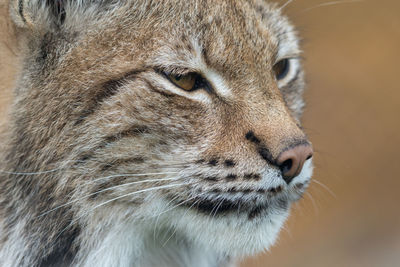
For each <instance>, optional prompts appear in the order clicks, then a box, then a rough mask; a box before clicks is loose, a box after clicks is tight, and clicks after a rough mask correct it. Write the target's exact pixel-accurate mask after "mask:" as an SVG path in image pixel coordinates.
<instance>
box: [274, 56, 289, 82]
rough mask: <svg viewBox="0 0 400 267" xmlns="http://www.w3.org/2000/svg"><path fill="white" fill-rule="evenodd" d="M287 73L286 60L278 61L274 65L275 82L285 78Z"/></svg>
mask: <svg viewBox="0 0 400 267" xmlns="http://www.w3.org/2000/svg"><path fill="white" fill-rule="evenodd" d="M288 71H289V60H288V59H283V60H281V61H279V62H278V63H277V64H276V65H275V75H276V79H277V80H282V79H283V78H285V76H286V74H287V73H288Z"/></svg>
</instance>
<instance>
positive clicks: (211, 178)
mask: <svg viewBox="0 0 400 267" xmlns="http://www.w3.org/2000/svg"><path fill="white" fill-rule="evenodd" d="M204 179H205V180H207V181H211V182H216V181H217V180H218V179H217V177H214V176H207V177H205V178H204Z"/></svg>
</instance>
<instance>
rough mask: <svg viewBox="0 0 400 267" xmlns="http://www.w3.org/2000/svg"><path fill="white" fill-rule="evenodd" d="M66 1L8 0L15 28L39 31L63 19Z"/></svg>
mask: <svg viewBox="0 0 400 267" xmlns="http://www.w3.org/2000/svg"><path fill="white" fill-rule="evenodd" d="M65 2H66V0H10V15H11V18H12V20H13V21H14V23H15V24H16V26H17V27H20V28H29V29H39V28H43V27H49V26H54V25H57V24H60V23H62V22H63V20H64V18H65V10H64V5H65Z"/></svg>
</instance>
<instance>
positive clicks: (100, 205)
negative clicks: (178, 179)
mask: <svg viewBox="0 0 400 267" xmlns="http://www.w3.org/2000/svg"><path fill="white" fill-rule="evenodd" d="M185 184H187V183H180V184H170V185H163V186H157V187H151V188H146V189H143V190H139V191H135V192H131V193H128V194H125V195H122V196H118V197H115V198H113V199H110V200H107V201H105V202H102V203H100V204H98V205H96V206H94V207H93V208H91V209H90V210H88V211H86V212H84V213H83V214H82V215H80V216H79V217H78V218H76V219H74V220H72V221H71V222H70V224H69V225H68V226H67V227H65V228H64V229H63V230H62V231H61V232H60V233H59V234H58V235H57V237H56V239H58V238H59V237H60V236H61V234H62V233H63V232H64V231H65V230H67V229H68V228H69V227H71V226H72V225H73V224H74V223H76V222H77V221H79V220H80V219H82V218H83V217H84V216H85V215H87V214H89V213H90V212H93V211H94V210H95V209H97V208H100V207H103V206H104V205H107V204H109V203H111V202H113V201H115V200H118V199H121V198H125V197H129V196H133V195H136V194H140V193H145V192H149V191H153V190H159V189H165V188H171V187H178V186H182V185H185Z"/></svg>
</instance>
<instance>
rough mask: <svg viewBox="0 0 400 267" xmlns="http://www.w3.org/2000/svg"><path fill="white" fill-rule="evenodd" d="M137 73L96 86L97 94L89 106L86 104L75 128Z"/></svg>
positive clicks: (133, 72)
mask: <svg viewBox="0 0 400 267" xmlns="http://www.w3.org/2000/svg"><path fill="white" fill-rule="evenodd" d="M139 72H140V71H130V72H128V73H126V74H124V75H123V76H122V77H120V78H117V79H113V80H109V81H106V82H104V83H103V84H101V85H100V86H98V87H99V89H97V93H96V94H94V96H93V97H92V99H91V100H90V102H89V104H87V106H86V107H85V109H84V110H83V111H82V112H81V114H80V115H79V116H78V119H77V120H76V122H75V126H76V125H79V124H81V123H82V122H84V121H85V119H86V118H87V117H89V116H90V115H92V114H93V113H94V112H95V111H96V110H97V108H98V106H99V105H101V103H102V102H104V100H105V99H107V98H109V97H112V96H113V95H115V94H116V93H117V92H118V89H119V88H120V87H121V86H122V85H124V81H125V80H126V79H132V76H135V75H137V74H138V73H139Z"/></svg>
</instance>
